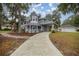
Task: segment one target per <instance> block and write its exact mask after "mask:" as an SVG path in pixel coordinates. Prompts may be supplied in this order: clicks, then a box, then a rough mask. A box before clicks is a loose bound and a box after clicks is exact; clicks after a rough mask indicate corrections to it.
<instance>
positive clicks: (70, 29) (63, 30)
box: [61, 27, 76, 32]
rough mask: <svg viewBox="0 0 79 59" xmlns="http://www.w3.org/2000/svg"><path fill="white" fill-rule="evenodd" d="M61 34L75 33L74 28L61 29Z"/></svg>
mask: <svg viewBox="0 0 79 59" xmlns="http://www.w3.org/2000/svg"><path fill="white" fill-rule="evenodd" d="M61 32H76V28H67V27H66V28H61Z"/></svg>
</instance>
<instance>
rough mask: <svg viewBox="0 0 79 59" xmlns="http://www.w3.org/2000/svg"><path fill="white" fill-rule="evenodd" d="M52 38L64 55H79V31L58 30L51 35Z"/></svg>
mask: <svg viewBox="0 0 79 59" xmlns="http://www.w3.org/2000/svg"><path fill="white" fill-rule="evenodd" d="M49 37H50V40H51V41H52V42H53V43H54V44H55V46H56V47H57V48H58V49H59V50H60V52H61V53H62V54H63V55H68V56H69V55H78V56H79V33H78V32H57V33H53V34H52V33H51V34H50V35H49Z"/></svg>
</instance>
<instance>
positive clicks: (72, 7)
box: [58, 3, 79, 14]
mask: <svg viewBox="0 0 79 59" xmlns="http://www.w3.org/2000/svg"><path fill="white" fill-rule="evenodd" d="M58 10H59V11H61V12H62V13H63V14H67V13H70V12H72V13H74V14H77V13H79V3H61V4H59V5H58Z"/></svg>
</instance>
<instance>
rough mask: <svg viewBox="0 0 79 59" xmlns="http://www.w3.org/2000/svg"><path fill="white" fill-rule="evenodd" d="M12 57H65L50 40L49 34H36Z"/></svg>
mask: <svg viewBox="0 0 79 59" xmlns="http://www.w3.org/2000/svg"><path fill="white" fill-rule="evenodd" d="M11 56H63V55H62V54H61V53H60V51H59V50H58V49H57V48H56V47H55V46H54V45H53V44H52V42H51V41H50V40H49V32H43V33H39V34H36V35H34V36H32V37H30V38H29V39H28V40H26V41H25V42H24V43H23V44H22V45H21V46H20V47H19V48H18V49H16V50H15V51H14V52H13V53H12V54H11Z"/></svg>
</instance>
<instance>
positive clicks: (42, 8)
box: [27, 3, 72, 22]
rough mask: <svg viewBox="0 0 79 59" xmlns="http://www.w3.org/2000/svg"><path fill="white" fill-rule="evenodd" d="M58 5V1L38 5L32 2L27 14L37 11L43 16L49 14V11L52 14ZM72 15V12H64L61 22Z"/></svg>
mask: <svg viewBox="0 0 79 59" xmlns="http://www.w3.org/2000/svg"><path fill="white" fill-rule="evenodd" d="M58 5H59V4H57V3H53V4H52V3H40V4H37V5H35V4H32V6H31V7H30V9H29V12H28V14H27V16H28V15H30V13H31V12H33V11H35V12H36V13H37V14H41V15H42V17H44V16H45V15H46V14H48V13H50V14H51V13H52V11H54V10H56V9H57V6H58ZM71 15H72V13H70V14H67V15H63V14H62V15H61V17H62V18H61V22H63V21H64V20H65V19H67V18H68V17H69V16H71Z"/></svg>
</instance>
